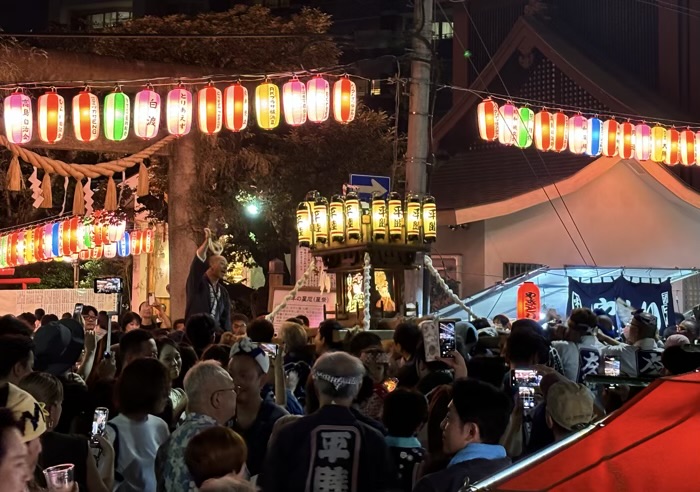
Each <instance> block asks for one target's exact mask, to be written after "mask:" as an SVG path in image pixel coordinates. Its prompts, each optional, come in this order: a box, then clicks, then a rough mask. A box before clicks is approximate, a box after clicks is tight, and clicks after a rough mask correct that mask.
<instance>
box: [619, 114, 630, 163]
mask: <svg viewBox="0 0 700 492" xmlns="http://www.w3.org/2000/svg"><path fill="white" fill-rule="evenodd" d="M617 154H618V155H619V156H620V158H621V159H631V158H632V155H633V154H634V125H633V124H632V123H630V122H629V121H626V122H624V123H622V124H620V127H619V129H618V131H617Z"/></svg>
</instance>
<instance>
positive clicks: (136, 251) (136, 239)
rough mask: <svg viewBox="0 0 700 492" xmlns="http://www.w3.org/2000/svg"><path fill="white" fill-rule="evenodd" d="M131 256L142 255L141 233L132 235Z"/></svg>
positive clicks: (135, 232)
mask: <svg viewBox="0 0 700 492" xmlns="http://www.w3.org/2000/svg"><path fill="white" fill-rule="evenodd" d="M131 254H132V255H134V256H136V255H140V254H141V231H138V230H137V231H132V233H131Z"/></svg>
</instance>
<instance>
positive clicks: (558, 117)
mask: <svg viewBox="0 0 700 492" xmlns="http://www.w3.org/2000/svg"><path fill="white" fill-rule="evenodd" d="M568 124H569V117H568V116H566V115H565V114H564V113H554V115H553V116H552V128H553V129H554V136H553V139H552V150H553V151H555V152H563V151H564V150H566V146H567V144H568V136H569V133H568V129H569V128H568Z"/></svg>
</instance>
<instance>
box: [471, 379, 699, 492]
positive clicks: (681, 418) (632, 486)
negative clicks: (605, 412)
mask: <svg viewBox="0 0 700 492" xmlns="http://www.w3.org/2000/svg"><path fill="white" fill-rule="evenodd" d="M699 405H700V373H697V372H695V373H690V374H685V375H683V376H676V377H672V378H662V379H659V380H657V381H656V382H654V383H653V384H652V385H651V386H649V387H648V388H647V389H646V390H644V391H643V392H642V393H640V394H639V395H637V397H636V398H634V399H632V400H631V401H630V402H628V403H627V405H625V407H623V408H622V409H620V410H619V411H618V412H616V413H614V414H613V415H612V416H610V417H608V418H607V419H605V420H603V422H601V423H600V424H598V425H597V426H596V427H595V428H594V430H592V431H591V432H583V433H580V434H579V435H577V437H575V438H573V439H572V440H568V441H566V442H562V443H559V444H555V445H554V448H555V449H554V451H553V452H552V451H550V452H549V453H546V454H545V455H544V457H540V456H535V457H533V459H532V460H528V461H527V462H526V463H525V464H523V466H517V465H516V467H514V468H511V469H509V470H506V471H504V472H502V473H500V474H499V475H496V476H494V477H492V478H491V479H489V480H486V481H484V482H482V483H481V484H478V485H476V486H474V487H472V488H471V489H469V490H471V491H487V490H488V491H500V492H516V491H518V492H520V491H571V490H595V491H596V492H606V491H609V492H618V491H621V490H697V488H698V484H697V473H696V469H695V468H694V465H693V464H692V463H693V460H694V458H695V457H696V456H698V454H699V453H700V440H698V439H697V436H700V412H698V411H697V409H698V406H699Z"/></svg>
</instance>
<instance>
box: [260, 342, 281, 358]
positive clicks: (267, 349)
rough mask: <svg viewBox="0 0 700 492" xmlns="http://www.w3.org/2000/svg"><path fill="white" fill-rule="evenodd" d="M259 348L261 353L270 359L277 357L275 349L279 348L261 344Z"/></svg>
mask: <svg viewBox="0 0 700 492" xmlns="http://www.w3.org/2000/svg"><path fill="white" fill-rule="evenodd" d="M260 348H261V349H263V351H264V352H265V353H266V354H267V355H268V356H269V357H272V358H273V359H274V358H275V357H277V349H278V348H279V345H277V344H275V343H261V344H260Z"/></svg>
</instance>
